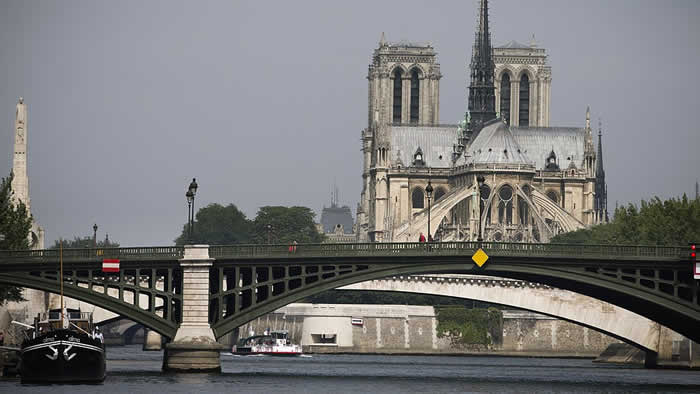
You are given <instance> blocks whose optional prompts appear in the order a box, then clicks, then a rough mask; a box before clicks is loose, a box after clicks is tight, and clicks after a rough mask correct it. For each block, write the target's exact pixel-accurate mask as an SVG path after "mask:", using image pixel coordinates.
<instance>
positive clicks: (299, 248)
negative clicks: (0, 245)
mask: <svg viewBox="0 0 700 394" xmlns="http://www.w3.org/2000/svg"><path fill="white" fill-rule="evenodd" d="M479 246H481V247H482V248H483V249H484V250H485V251H486V252H487V253H488V255H489V256H494V257H496V256H498V257H546V258H569V259H570V258H576V259H583V260H588V259H590V260H610V261H613V260H616V261H619V260H637V261H639V260H653V261H676V262H678V261H679V260H684V259H685V257H687V256H686V249H687V248H685V247H682V246H644V245H581V244H527V243H507V242H483V243H481V244H479V243H477V242H435V243H430V244H428V243H418V242H404V243H340V244H298V245H294V246H292V245H212V246H210V247H209V256H210V257H211V258H214V259H225V260H239V259H240V260H254V259H270V258H274V259H276V260H280V262H283V261H284V260H290V261H294V260H298V259H299V258H333V257H336V258H352V257H372V256H377V257H379V256H394V257H403V256H406V257H409V256H421V255H425V256H454V255H461V256H471V254H472V253H473V252H474V251H475V250H476V249H477V248H478V247H479ZM183 255H184V247H181V246H163V247H129V248H85V249H64V250H63V261H64V262H67V263H70V262H85V261H101V260H102V259H105V258H116V259H120V260H121V261H168V260H169V261H172V260H178V259H181V258H182V257H183ZM58 260H59V251H58V250H57V249H44V250H12V251H8V250H3V251H0V271H1V270H2V265H3V263H56V262H58Z"/></svg>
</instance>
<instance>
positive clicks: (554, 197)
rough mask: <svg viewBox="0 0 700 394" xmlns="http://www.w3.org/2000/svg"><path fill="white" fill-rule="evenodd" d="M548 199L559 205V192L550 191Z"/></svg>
mask: <svg viewBox="0 0 700 394" xmlns="http://www.w3.org/2000/svg"><path fill="white" fill-rule="evenodd" d="M547 197H548V198H549V199H550V200H552V201H554V202H555V203H557V204H559V195H558V194H557V192H555V191H554V190H550V191H548V192H547Z"/></svg>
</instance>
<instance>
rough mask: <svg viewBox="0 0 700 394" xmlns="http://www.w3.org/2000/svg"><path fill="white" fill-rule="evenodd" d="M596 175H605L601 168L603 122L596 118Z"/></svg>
mask: <svg viewBox="0 0 700 394" xmlns="http://www.w3.org/2000/svg"><path fill="white" fill-rule="evenodd" d="M595 174H596V177H598V176H599V175H602V176H603V177H605V170H604V169H603V124H602V122H601V121H600V119H599V120H598V155H597V160H596V167H595Z"/></svg>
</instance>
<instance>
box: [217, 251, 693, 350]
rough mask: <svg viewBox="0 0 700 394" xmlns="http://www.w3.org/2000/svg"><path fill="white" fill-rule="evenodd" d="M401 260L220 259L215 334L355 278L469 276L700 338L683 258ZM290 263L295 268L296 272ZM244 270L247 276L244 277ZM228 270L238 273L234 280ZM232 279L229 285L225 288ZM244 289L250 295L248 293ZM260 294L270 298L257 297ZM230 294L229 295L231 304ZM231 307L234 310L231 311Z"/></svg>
mask: <svg viewBox="0 0 700 394" xmlns="http://www.w3.org/2000/svg"><path fill="white" fill-rule="evenodd" d="M329 260H330V259H329ZM395 260H398V259H395ZM400 260H403V261H392V262H387V263H383V264H382V263H377V262H373V263H369V264H351V263H350V262H347V263H341V264H337V263H336V264H332V263H327V264H323V263H319V262H308V263H304V262H301V261H299V262H298V265H294V266H290V265H287V264H282V263H277V264H275V263H273V262H271V261H265V262H262V261H259V260H258V261H253V262H249V263H247V264H246V263H243V262H241V261H236V262H235V263H234V262H231V261H229V262H225V261H217V262H216V263H215V265H214V267H213V268H212V271H214V270H216V271H217V272H216V273H214V272H212V278H216V280H217V281H218V285H215V286H212V287H211V288H212V289H213V290H216V291H212V292H211V296H210V303H211V305H212V308H210V311H215V312H216V313H214V314H212V313H210V321H211V323H212V328H213V329H214V333H215V335H216V336H217V337H221V336H223V335H224V334H226V333H227V332H229V331H231V330H233V329H235V328H236V327H239V326H241V325H242V324H244V323H246V322H248V321H250V320H253V319H255V318H256V317H259V316H261V315H263V314H265V313H268V312H271V311H273V310H275V309H277V308H279V307H282V306H284V305H287V304H289V303H291V302H294V301H297V300H299V299H302V298H304V297H308V296H310V295H313V294H317V293H320V292H322V291H325V290H329V289H333V288H337V287H341V286H344V285H347V284H351V283H357V282H362V281H366V280H372V279H379V278H383V277H387V276H392V275H408V274H420V273H470V274H476V275H486V276H498V277H510V278H514V279H523V280H527V281H530V282H537V283H543V284H547V285H551V286H554V287H559V288H562V289H566V290H571V291H575V292H578V293H581V294H585V295H588V296H591V297H595V298H598V299H601V300H604V301H607V302H610V303H612V304H615V305H617V306H620V307H622V308H625V309H628V310H630V311H632V312H635V313H638V314H640V315H642V316H645V317H647V318H650V319H652V320H654V321H657V322H659V323H661V324H663V325H665V326H667V327H669V328H671V329H673V330H675V331H677V332H679V333H681V334H683V335H685V336H686V337H688V338H691V339H693V340H695V341H700V333H698V332H697V330H695V329H694V327H697V326H698V325H699V324H700V304H699V303H698V297H699V296H700V289H699V288H698V285H697V283H696V282H695V281H693V280H686V279H687V278H685V277H686V276H689V277H690V279H692V274H691V272H690V270H689V269H688V268H687V267H686V265H685V264H684V263H664V264H663V265H659V264H657V263H655V262H652V261H648V262H632V261H620V262H618V263H616V264H614V265H615V266H616V267H615V266H613V265H612V264H609V263H608V262H601V261H598V262H595V263H594V262H592V261H590V260H588V261H579V260H577V259H569V261H560V262H559V263H558V264H552V261H541V262H533V261H532V260H530V259H523V258H513V257H500V258H499V257H492V258H491V259H490V260H489V262H488V263H487V264H486V265H485V266H484V267H483V268H479V267H477V266H476V265H474V264H473V263H472V262H471V261H465V260H466V259H463V258H455V256H452V257H446V256H433V257H432V258H422V259H421V260H423V261H417V260H418V259H400ZM411 260H412V261H411ZM342 266H346V267H347V266H353V267H355V266H362V267H365V268H363V269H362V270H352V271H348V272H346V273H345V274H343V275H332V276H331V275H328V276H327V277H325V278H324V277H323V274H324V272H327V273H331V272H340V269H341V268H340V267H342ZM274 267H280V268H282V269H284V271H280V272H284V273H285V275H284V276H280V277H277V278H271V277H269V276H265V275H266V274H265V273H266V272H270V271H269V270H272V269H273V268H274ZM290 267H297V269H296V270H295V272H291V273H290V271H289V268H290ZM323 267H328V270H327V271H323ZM659 267H661V268H659ZM242 270H243V271H244V272H246V275H248V277H245V278H244V279H245V280H243V281H242V279H241V278H242V277H241V272H242ZM258 272H260V273H263V275H262V276H263V277H262V280H259V281H258V280H257V279H258V275H257V274H258ZM229 275H232V276H233V277H232V278H230V279H229V278H228V276H229ZM684 278H685V279H684ZM227 280H229V286H226V287H225V286H224V283H225V282H226V281H227ZM291 280H296V281H297V282H296V283H297V285H298V286H297V287H294V288H289V287H288V283H289V282H290V281H291ZM275 283H279V284H280V287H279V288H278V290H277V291H276V292H273V291H272V290H271V286H274V285H275ZM281 284H284V287H282V286H281ZM217 286H218V287H217ZM224 289H225V290H224ZM246 292H247V294H248V295H247V296H246V295H244V294H246ZM257 294H264V296H263V297H261V299H258V298H257ZM226 299H229V302H228V303H227V302H226V301H225V300H226ZM214 305H216V307H214ZM226 307H233V308H232V309H231V310H229V309H227V308H226ZM231 311H232V312H231Z"/></svg>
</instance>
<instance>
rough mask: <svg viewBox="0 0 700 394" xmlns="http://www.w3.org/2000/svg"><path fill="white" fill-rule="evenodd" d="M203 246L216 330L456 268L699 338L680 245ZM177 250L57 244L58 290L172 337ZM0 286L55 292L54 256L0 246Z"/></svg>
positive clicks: (695, 302) (699, 293)
mask: <svg viewBox="0 0 700 394" xmlns="http://www.w3.org/2000/svg"><path fill="white" fill-rule="evenodd" d="M479 247H481V248H482V249H483V250H484V251H485V252H486V253H487V254H488V256H489V259H488V261H487V262H486V264H484V265H483V266H482V267H478V266H477V265H476V264H475V263H474V262H473V261H472V259H471V257H472V255H473V254H474V252H475V251H476V250H477V249H478V248H479ZM208 253H209V255H208V258H209V260H210V261H211V265H210V266H209V268H208V274H209V275H208V276H209V289H208V290H209V291H208V298H209V299H208V319H209V323H210V325H211V328H212V329H213V331H214V333H215V335H216V337H221V336H223V335H224V334H226V333H228V332H230V331H232V330H233V329H235V328H236V327H238V326H240V325H242V324H244V323H246V322H248V321H250V320H252V319H254V318H256V317H258V316H261V315H263V314H265V313H268V312H271V311H273V310H275V309H277V308H279V307H282V306H284V305H287V304H289V303H291V302H295V301H298V300H300V299H302V298H304V297H308V296H310V295H313V294H316V293H319V292H322V291H325V290H329V289H333V288H337V287H341V286H344V285H348V284H351V283H356V282H362V281H367V280H372V279H378V278H383V277H387V276H392V275H407V274H421V273H431V274H432V273H467V274H477V275H486V276H498V277H507V278H514V279H521V280H526V281H530V282H537V283H543V284H546V285H550V286H554V287H559V288H562V289H567V290H571V291H574V292H578V293H581V294H585V295H588V296H591V297H595V298H598V299H601V300H603V301H607V302H610V303H612V304H615V305H617V306H620V307H622V308H625V309H628V310H630V311H632V312H635V313H638V314H640V315H643V316H645V317H647V318H649V319H652V320H654V321H657V322H659V323H660V324H663V325H665V326H667V327H669V328H671V329H673V330H675V331H677V332H679V333H681V334H683V335H685V336H686V337H688V338H690V339H692V340H694V341H696V342H700V330H698V329H697V328H698V327H700V301H699V299H700V288H699V286H698V282H697V281H695V280H694V279H693V272H692V267H691V263H690V262H689V260H688V253H687V250H686V248H685V247H661V246H622V245H564V244H524V243H501V242H483V243H481V244H478V243H476V242H440V243H429V244H428V243H366V244H299V245H296V246H290V245H213V246H209V247H208ZM184 256H185V248H184V247H172V246H171V247H131V248H115V249H100V248H96V249H94V248H93V249H65V250H64V251H63V271H64V272H63V282H64V294H65V295H67V296H69V297H73V298H76V299H79V300H82V301H86V302H89V303H92V304H94V305H97V306H99V307H102V308H105V309H107V310H111V311H113V312H115V313H118V314H120V315H122V316H124V317H127V318H129V319H131V320H134V321H137V322H140V323H142V324H144V325H145V326H147V327H149V328H151V329H153V330H155V331H157V332H159V333H161V334H163V335H164V336H166V337H169V338H172V337H173V336H174V335H175V333H176V331H177V329H178V327H179V325H180V322H181V321H182V319H183V313H186V312H187V310H188V306H187V300H186V299H183V290H186V286H188V283H189V282H188V281H187V280H183V277H184V276H186V273H185V271H184V270H183V265H182V263H183V262H184V261H186V260H185V259H184ZM103 259H119V260H120V271H119V272H118V273H105V272H102V260H103ZM0 283H4V284H12V285H18V286H23V287H28V288H34V289H39V290H44V291H49V292H53V293H58V291H59V288H60V282H59V251H58V250H31V251H0ZM184 292H185V293H187V292H186V291H184ZM185 298H186V297H185ZM183 301H184V304H183Z"/></svg>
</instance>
